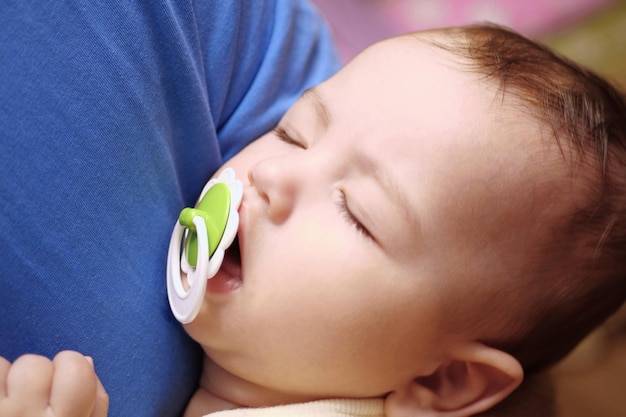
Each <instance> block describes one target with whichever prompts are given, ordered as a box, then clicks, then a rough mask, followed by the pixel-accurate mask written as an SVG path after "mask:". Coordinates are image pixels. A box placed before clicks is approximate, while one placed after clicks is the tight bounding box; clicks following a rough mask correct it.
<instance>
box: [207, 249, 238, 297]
mask: <svg viewBox="0 0 626 417" xmlns="http://www.w3.org/2000/svg"><path fill="white" fill-rule="evenodd" d="M242 283H243V282H242V279H241V267H240V265H238V264H237V263H236V262H234V261H233V260H231V259H230V258H229V257H228V253H227V254H226V255H225V257H224V261H223V262H222V266H221V268H220V270H219V271H218V272H217V274H215V276H213V277H212V278H211V279H209V280H208V281H207V284H206V287H207V291H208V292H210V293H212V294H227V293H230V292H233V291H235V290H236V289H238V288H239V287H241V284H242Z"/></svg>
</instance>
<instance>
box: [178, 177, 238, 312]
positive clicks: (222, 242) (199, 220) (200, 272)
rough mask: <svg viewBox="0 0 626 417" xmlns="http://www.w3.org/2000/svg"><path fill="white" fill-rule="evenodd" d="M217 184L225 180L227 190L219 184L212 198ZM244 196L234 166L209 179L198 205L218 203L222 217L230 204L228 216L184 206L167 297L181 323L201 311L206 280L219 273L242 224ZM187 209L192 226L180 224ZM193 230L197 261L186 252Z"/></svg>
mask: <svg viewBox="0 0 626 417" xmlns="http://www.w3.org/2000/svg"><path fill="white" fill-rule="evenodd" d="M217 184H225V185H226V186H227V192H225V190H224V189H223V186H222V188H220V190H221V193H218V197H216V198H213V197H212V195H210V193H209V190H211V188H213V187H214V186H215V185H217ZM214 191H215V190H214ZM213 194H215V193H213ZM242 196H243V185H242V184H241V182H240V181H239V180H237V179H236V178H235V172H234V171H233V170H232V169H231V168H226V169H225V170H224V171H223V172H222V173H221V174H220V176H219V177H218V178H216V179H212V180H211V181H209V182H208V183H207V185H206V186H205V187H204V190H203V191H202V194H201V197H200V199H199V201H200V202H199V204H198V207H199V208H200V206H202V205H204V206H205V207H207V206H209V207H210V206H219V207H218V209H221V210H217V211H218V213H221V215H222V217H223V212H224V210H225V208H224V205H228V209H227V215H226V219H225V220H224V219H223V218H222V219H220V218H218V219H216V221H215V222H214V221H213V218H212V217H211V213H207V212H204V211H202V210H193V209H185V210H183V212H181V218H179V221H177V222H176V224H175V225H174V230H173V231H172V236H171V238H170V244H169V249H168V256H167V297H168V300H169V304H170V309H171V310H172V314H173V315H174V317H176V320H178V321H179V322H181V323H190V322H192V321H193V320H194V319H195V318H196V316H197V315H198V313H199V311H200V308H201V306H202V302H203V300H204V294H205V292H206V285H207V280H208V279H210V278H212V277H213V276H214V275H215V274H216V273H217V271H218V270H219V268H220V266H221V265H222V261H223V260H224V254H225V251H226V249H227V248H228V247H229V246H230V245H231V244H232V242H233V240H234V239H235V236H236V235H237V229H238V227H239V214H238V213H237V209H238V208H239V205H240V204H241V199H242ZM205 197H206V198H208V200H207V199H205ZM224 200H226V201H224ZM186 210H189V212H188V213H187V214H189V213H191V214H190V215H189V216H192V217H191V222H192V223H193V226H191V224H189V221H185V222H186V223H187V225H186V226H184V225H182V224H181V222H182V221H183V213H185V211H186ZM189 216H186V218H189ZM217 217H220V216H219V215H218V216H217ZM207 222H208V223H210V224H207ZM191 228H194V229H195V231H192V230H191ZM192 233H193V234H194V235H195V236H196V237H197V251H196V250H193V252H197V253H196V254H195V256H196V257H197V259H194V262H189V261H188V257H189V256H190V254H189V253H188V252H187V251H188V248H189V247H188V245H187V243H188V242H187V240H188V239H190V236H191V235H192ZM209 235H212V237H211V239H212V240H213V241H209ZM216 236H217V238H216ZM216 242H219V243H217V246H216V248H215V249H214V252H213V254H212V255H210V251H211V249H210V244H213V245H215V244H216ZM181 247H182V248H183V249H182V250H181ZM181 252H182V253H181ZM184 274H186V277H185V276H184ZM183 279H186V284H187V287H188V289H185V286H184V285H183Z"/></svg>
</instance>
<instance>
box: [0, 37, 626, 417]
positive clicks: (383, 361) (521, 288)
mask: <svg viewBox="0 0 626 417" xmlns="http://www.w3.org/2000/svg"><path fill="white" fill-rule="evenodd" d="M227 165H228V166H230V167H233V168H234V170H235V172H236V173H237V174H238V175H239V176H240V179H241V180H242V182H244V193H243V201H242V205H241V208H240V210H239V215H240V226H239V233H238V245H235V247H233V248H231V249H230V250H229V251H227V254H226V258H225V261H224V264H223V266H222V268H221V270H220V271H219V272H218V273H217V275H216V276H215V277H213V278H212V279H211V280H209V282H208V284H207V292H206V297H205V299H204V303H203V305H202V307H201V309H200V312H199V314H198V316H197V318H196V319H195V320H193V321H192V322H191V323H189V324H186V325H184V326H185V330H186V331H187V333H188V334H189V335H190V336H191V337H192V338H193V339H194V340H196V341H197V342H198V343H199V344H200V345H201V346H202V349H203V350H204V353H205V355H206V357H205V362H204V368H203V372H202V377H201V380H200V384H199V388H198V391H197V392H196V394H195V395H194V397H193V398H192V399H191V401H190V403H189V406H188V409H187V412H186V414H185V415H186V416H189V417H191V416H201V415H205V414H208V413H211V412H216V411H224V410H231V411H224V413H225V414H224V415H225V416H228V415H232V416H236V415H243V414H245V415H257V414H258V415H259V416H264V415H273V416H274V415H287V414H290V415H298V414H302V413H305V412H306V413H310V414H314V415H323V416H335V415H339V414H348V415H354V416H383V415H384V416H387V417H409V416H411V417H412V416H420V415H427V416H439V415H441V416H443V415H445V416H469V415H474V414H477V413H481V412H484V411H485V410H488V409H490V408H491V407H493V406H494V405H496V404H498V403H499V402H500V401H502V400H503V399H504V398H506V397H507V396H508V395H509V394H511V393H512V392H513V391H514V390H515V389H516V388H517V387H518V386H519V385H520V383H521V382H522V380H523V378H524V373H525V372H526V373H534V372H537V371H539V370H542V369H545V368H546V367H548V366H550V365H551V364H553V363H555V362H556V361H558V360H559V359H561V358H562V357H563V356H564V355H566V354H567V353H568V352H569V351H570V350H571V349H572V348H573V347H574V346H575V345H576V344H577V343H578V342H579V341H580V340H581V339H582V338H583V337H584V336H585V335H587V334H588V333H589V332H590V331H591V330H592V329H593V328H595V327H597V326H598V325H599V324H600V323H602V322H603V320H604V319H605V318H607V317H608V316H609V315H610V314H612V313H613V312H614V311H615V310H616V309H617V308H618V307H619V306H620V305H621V304H622V303H623V301H624V299H625V297H626V278H625V277H626V256H625V254H626V222H625V220H626V219H625V209H626V104H625V100H624V97H623V96H621V95H620V94H619V93H618V92H617V91H616V90H615V89H613V88H612V87H611V86H610V85H609V84H608V83H606V82H605V81H603V80H601V79H599V78H598V77H596V76H595V75H593V74H591V73H589V72H588V71H586V70H583V69H581V68H579V67H578V66H576V65H574V64H572V63H570V62H568V61H566V60H564V59H562V58H560V57H558V56H556V55H555V54H553V53H552V52H550V51H548V50H546V49H545V48H543V47H541V46H538V45H536V44H535V43H533V42H531V41H529V40H527V39H525V38H523V37H521V36H519V35H517V34H515V33H512V32H510V31H508V30H506V29H503V28H499V27H495V26H489V25H480V26H468V27H460V28H450V29H443V30H434V31H427V32H420V33H414V34H408V35H404V36H401V37H397V38H392V39H389V40H386V41H383V42H380V43H378V44H375V45H373V46H372V47H370V48H368V49H366V50H365V51H364V52H363V53H361V54H360V55H359V56H358V57H356V58H355V59H354V60H353V61H352V62H350V63H349V64H348V65H347V66H346V67H345V68H344V69H342V70H341V71H340V72H338V73H337V74H336V75H335V76H333V77H332V78H330V79H329V80H327V81H326V82H324V83H322V84H320V85H319V86H317V87H316V88H314V89H311V90H309V91H307V92H306V93H305V94H304V95H303V96H302V97H301V98H300V99H299V100H298V101H297V102H296V103H295V104H294V105H293V107H292V108H291V109H290V110H289V111H288V112H287V114H286V115H285V116H284V117H283V119H282V120H281V122H280V123H279V125H278V126H277V127H276V129H274V131H272V132H270V133H268V134H267V135H265V136H263V137H261V138H260V139H259V140H257V141H256V142H254V143H252V144H251V145H249V146H248V147H247V148H245V149H244V150H243V151H241V152H240V153H239V154H237V155H236V156H235V157H234V158H233V159H231V160H230V161H229V162H228V163H227ZM237 248H238V249H239V250H237ZM59 357H60V358H61V359H58V358H59ZM57 359H58V366H57V365H53V364H50V361H48V360H47V359H45V358H41V357H33V356H27V357H25V359H24V357H23V358H20V359H18V360H17V361H16V362H15V363H14V364H13V366H12V367H11V366H10V364H8V362H6V361H5V362H4V363H2V366H1V367H0V370H2V374H3V375H4V377H2V378H0V414H2V415H3V416H5V415H10V414H8V411H7V412H5V411H4V410H5V409H4V408H2V407H3V406H4V407H9V406H7V405H6V404H9V403H10V400H11V397H13V404H21V403H20V399H21V400H22V402H27V403H28V404H27V405H32V404H33V403H37V402H38V403H41V404H48V403H50V404H52V403H53V402H54V403H58V404H66V405H64V406H65V407H66V408H68V409H71V407H68V406H67V404H68V403H71V402H72V401H79V400H78V399H77V398H82V397H80V396H78V395H74V394H73V393H72V391H71V389H74V388H76V387H71V384H70V383H67V382H66V383H65V385H62V386H59V387H57V379H58V380H61V381H66V380H67V379H69V378H68V377H65V378H64V377H63V376H62V375H67V372H66V371H65V369H66V367H67V368H70V369H71V370H72V372H74V373H76V374H81V375H79V378H84V381H86V382H83V383H77V382H76V381H83V380H82V379H77V378H72V381H74V382H73V385H79V387H78V389H79V390H83V391H88V393H87V394H85V395H86V396H87V397H88V399H87V400H85V399H83V402H85V403H89V404H91V409H89V411H85V413H84V414H78V413H77V414H71V415H72V416H73V415H76V416H83V415H87V416H89V415H92V416H97V415H104V414H106V406H105V405H106V400H105V395H104V391H103V389H102V388H101V387H100V386H99V385H98V381H97V377H95V373H94V372H93V368H91V365H90V363H89V361H88V360H85V359H84V358H83V357H82V356H81V355H78V354H76V353H71V352H64V353H62V354H60V355H59V356H57V358H56V359H55V361H57ZM36 366H42V367H43V368H44V369H46V370H47V371H46V372H43V373H42V374H44V376H43V377H41V378H40V379H45V380H46V381H47V382H42V383H41V384H40V385H41V386H43V387H44V388H45V389H39V391H38V392H35V391H37V390H34V389H32V385H37V384H32V383H31V384H30V385H31V389H28V388H24V386H25V385H27V384H25V383H22V384H21V385H20V384H17V383H16V382H15V381H20V380H21V381H23V380H24V378H25V377H24V376H23V375H31V376H29V378H31V377H32V375H33V373H36V372H34V371H33V370H32V369H33V368H34V367H36ZM29 372H30V373H29ZM59 374H61V376H59ZM82 374H85V375H82ZM6 375H8V376H6ZM12 384H14V385H15V386H16V387H22V388H23V390H24V389H25V390H26V393H24V391H23V390H22V392H19V389H17V388H15V389H11V385H12ZM50 387H52V388H50ZM85 387H87V388H85ZM42 398H43V400H42ZM93 404H96V405H95V406H94V405H93ZM103 404H104V405H103ZM21 406H22V407H26V405H24V404H22V405H21ZM59 406H61V405H59ZM14 407H17V406H15V405H14ZM268 407H270V408H268ZM84 409H85V410H87V409H88V406H85V407H84ZM6 410H9V408H6ZM90 413H91V414H90ZM33 414H35V413H34V412H33ZM31 415H32V414H31ZM59 415H66V414H59ZM68 415H69V414H68Z"/></svg>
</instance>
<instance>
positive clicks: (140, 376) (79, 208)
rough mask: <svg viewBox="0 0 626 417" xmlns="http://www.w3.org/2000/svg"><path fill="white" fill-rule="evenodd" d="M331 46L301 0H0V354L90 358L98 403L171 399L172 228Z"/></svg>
mask: <svg viewBox="0 0 626 417" xmlns="http://www.w3.org/2000/svg"><path fill="white" fill-rule="evenodd" d="M337 67H338V59H337V57H336V55H335V52H334V49H333V46H332V44H331V41H330V36H329V33H328V31H327V29H326V27H325V26H324V25H323V24H322V22H321V21H320V19H319V16H318V15H317V14H316V11H315V10H314V9H312V8H311V7H310V6H309V5H308V4H307V3H304V2H303V1H297V0H276V1H273V0H249V1H230V0H229V1H211V0H198V1H190V0H150V1H142V0H118V1H100V0H59V1H52V2H35V1H31V0H4V1H3V2H2V7H0V264H1V267H0V356H4V357H6V358H7V359H9V360H10V361H12V360H14V359H15V358H16V357H18V356H19V355H21V354H24V353H38V354H43V355H46V356H48V357H53V356H54V355H55V354H56V353H57V352H58V351H60V350H64V349H73V350H77V351H80V352H82V353H84V354H86V355H89V356H92V357H93V358H94V362H95V367H96V371H97V372H98V374H99V375H100V378H101V380H102V382H103V383H104V385H105V387H106V389H107V391H108V393H109V395H110V400H111V405H110V415H111V416H113V417H116V416H133V417H140V416H147V417H148V416H149V417H155V416H176V415H179V414H181V413H182V411H183V410H184V407H185V404H186V402H187V401H188V400H189V398H190V396H191V395H192V393H193V392H194V390H195V387H196V383H197V377H198V375H199V372H200V368H201V366H200V364H201V354H200V353H201V352H200V350H199V349H198V347H197V346H196V345H195V344H194V343H193V342H192V341H191V340H190V339H189V338H188V337H187V336H186V335H185V333H184V332H183V330H182V328H181V326H180V324H179V323H178V322H176V321H175V319H174V318H173V316H172V315H171V313H170V310H169V307H168V302H167V295H166V290H165V264H166V254H167V247H168V241H169V237H170V233H171V230H172V227H173V225H174V222H175V221H176V218H177V215H178V213H179V211H180V210H181V209H182V208H183V207H184V206H189V205H192V204H194V201H195V199H196V198H197V196H198V194H199V192H200V191H201V189H202V186H203V185H204V183H205V182H206V181H207V180H208V178H209V177H210V176H211V174H212V173H213V172H214V171H215V170H216V169H217V168H218V167H219V166H220V165H221V164H222V162H223V161H224V160H225V159H227V158H228V157H230V156H232V155H233V154H235V153H236V152H237V151H239V150H240V149H241V148H242V147H243V146H244V145H245V144H246V143H248V142H249V141H251V140H253V139H255V138H257V137H259V136H260V135H261V134H263V133H264V132H266V131H267V130H268V129H270V128H271V127H272V126H273V125H274V124H275V123H276V122H277V120H278V118H279V117H280V116H281V115H282V113H283V112H284V111H285V110H286V109H287V107H288V106H289V105H290V104H291V103H292V102H293V101H294V99H295V98H296V97H297V96H298V95H299V94H300V93H301V92H302V91H303V89H305V88H307V87H310V86H311V85H314V84H317V83H318V82H320V81H322V80H323V79H325V78H327V77H328V76H329V75H331V74H332V73H333V72H334V71H335V70H336V69H337Z"/></svg>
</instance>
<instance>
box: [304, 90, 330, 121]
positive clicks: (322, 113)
mask: <svg viewBox="0 0 626 417" xmlns="http://www.w3.org/2000/svg"><path fill="white" fill-rule="evenodd" d="M302 98H303V99H306V100H310V101H311V102H312V103H313V106H314V107H315V113H316V114H317V118H318V119H319V121H320V122H321V123H322V125H323V126H324V128H327V127H328V125H330V122H331V120H330V113H329V111H328V107H327V106H326V103H325V102H324V99H323V98H322V96H321V95H320V93H319V91H318V89H317V87H312V88H309V89H307V90H305V91H304V93H302Z"/></svg>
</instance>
